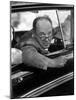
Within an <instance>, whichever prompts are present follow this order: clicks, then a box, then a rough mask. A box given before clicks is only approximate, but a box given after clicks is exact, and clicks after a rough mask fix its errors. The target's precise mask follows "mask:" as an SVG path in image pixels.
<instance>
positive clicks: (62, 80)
mask: <svg viewBox="0 0 76 100" xmlns="http://www.w3.org/2000/svg"><path fill="white" fill-rule="evenodd" d="M10 66H11V67H10V94H11V98H12V99H22V98H38V97H52V96H67V95H74V5H70V4H52V3H36V2H25V1H24V2H20V1H10Z"/></svg>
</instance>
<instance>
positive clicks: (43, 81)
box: [10, 2, 74, 98]
mask: <svg viewBox="0 0 76 100" xmlns="http://www.w3.org/2000/svg"><path fill="white" fill-rule="evenodd" d="M10 6H11V8H10V11H11V13H18V12H26V11H34V10H35V11H36V13H37V12H38V11H39V10H56V9H60V10H65V8H66V10H71V11H72V10H73V6H71V5H62V6H61V5H57V4H55V5H53V4H46V3H25V2H22V3H21V2H20V3H19V2H18V3H17V2H12V3H11V5H10ZM64 7H65V8H64ZM71 24H72V23H71ZM59 28H60V27H59V26H57V27H56V28H54V30H53V31H54V33H55V35H56V36H55V37H54V40H55V42H54V43H53V44H52V45H50V47H49V51H50V53H49V54H46V56H47V57H49V58H52V59H53V58H56V57H58V56H61V55H63V56H65V57H67V58H68V61H67V63H66V64H65V65H64V67H62V68H48V69H47V71H45V70H41V69H38V68H35V67H31V66H29V67H28V66H27V65H25V64H23V63H21V64H16V65H11V66H12V67H11V78H10V80H11V87H10V88H11V98H31V97H46V96H60V95H73V94H74V43H73V41H72V42H71V43H70V44H69V45H67V46H66V47H64V41H63V39H62V38H61V37H59V38H58V37H57V36H58V35H57V33H58V34H61V32H60V30H59ZM72 30H73V29H72ZM27 31H28V30H19V31H18V30H17V31H14V34H15V37H14V38H15V39H17V38H19V39H20V37H21V36H22V35H23V34H26V33H27ZM72 34H73V33H72ZM15 44H16V42H14V43H13V47H14V46H15ZM58 46H59V47H58ZM50 48H52V49H50Z"/></svg>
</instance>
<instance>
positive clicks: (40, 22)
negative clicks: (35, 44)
mask: <svg viewBox="0 0 76 100" xmlns="http://www.w3.org/2000/svg"><path fill="white" fill-rule="evenodd" d="M35 34H36V35H37V36H38V37H39V38H40V40H41V41H42V42H43V44H44V45H46V46H48V44H49V43H50V41H51V39H52V21H51V19H49V17H39V18H37V19H35Z"/></svg>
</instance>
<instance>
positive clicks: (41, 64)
mask: <svg viewBox="0 0 76 100" xmlns="http://www.w3.org/2000/svg"><path fill="white" fill-rule="evenodd" d="M22 61H23V63H24V64H27V65H29V66H34V67H37V68H40V69H43V70H47V66H48V61H49V58H48V57H45V56H44V55H42V54H40V53H39V52H38V51H37V50H36V48H34V47H33V46H25V47H23V48H22ZM50 61H51V60H50Z"/></svg>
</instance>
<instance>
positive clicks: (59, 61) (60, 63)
mask: <svg viewBox="0 0 76 100" xmlns="http://www.w3.org/2000/svg"><path fill="white" fill-rule="evenodd" d="M66 62H67V59H66V57H64V56H60V57H57V58H55V59H52V61H50V62H49V63H48V67H50V68H61V67H64V64H66Z"/></svg>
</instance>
